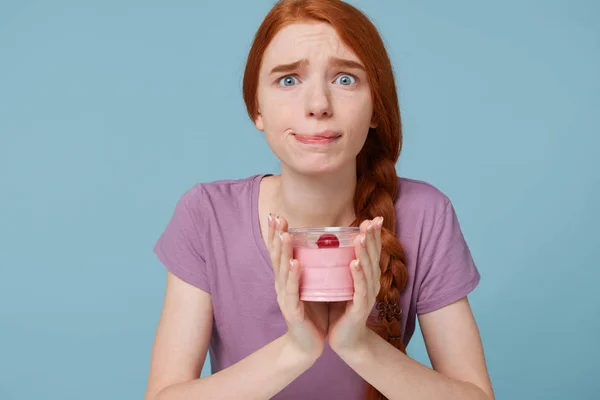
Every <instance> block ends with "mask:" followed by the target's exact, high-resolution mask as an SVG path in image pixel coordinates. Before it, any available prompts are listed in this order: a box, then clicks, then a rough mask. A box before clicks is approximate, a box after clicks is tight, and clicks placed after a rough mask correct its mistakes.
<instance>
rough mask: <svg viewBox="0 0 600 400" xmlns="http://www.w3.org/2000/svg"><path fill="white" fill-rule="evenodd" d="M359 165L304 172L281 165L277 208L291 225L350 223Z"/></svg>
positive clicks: (276, 198) (338, 224)
mask: <svg viewBox="0 0 600 400" xmlns="http://www.w3.org/2000/svg"><path fill="white" fill-rule="evenodd" d="M355 190H356V168H355V167H354V168H343V169H341V170H340V171H336V172H335V173H330V174H318V175H303V174H298V173H297V172H295V171H292V170H290V169H289V168H286V167H285V166H282V173H281V175H279V176H278V177H277V182H276V184H275V193H274V196H273V199H274V205H275V207H274V209H276V210H277V212H278V213H279V214H281V215H282V216H283V217H284V218H285V219H286V220H287V221H288V224H289V227H291V228H294V227H316V226H348V225H350V224H351V223H352V221H354V218H355V213H354V192H355Z"/></svg>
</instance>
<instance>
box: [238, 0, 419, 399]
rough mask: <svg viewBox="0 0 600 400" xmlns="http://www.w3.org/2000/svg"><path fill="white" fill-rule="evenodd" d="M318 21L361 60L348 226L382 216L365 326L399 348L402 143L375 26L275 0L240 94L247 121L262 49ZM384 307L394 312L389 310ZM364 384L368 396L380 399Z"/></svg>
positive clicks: (306, 0)
mask: <svg viewBox="0 0 600 400" xmlns="http://www.w3.org/2000/svg"><path fill="white" fill-rule="evenodd" d="M305 21H318V22H325V23H328V24H330V25H331V26H332V27H333V28H334V29H335V30H336V31H337V34H338V35H339V37H340V38H341V40H342V41H343V42H344V44H345V45H346V46H348V47H349V48H350V49H352V50H353V51H354V53H355V54H356V55H357V56H358V58H359V59H360V60H361V61H362V62H363V64H364V65H365V69H366V72H367V77H368V83H369V87H370V90H371V98H372V99H373V118H374V120H375V121H376V122H377V127H376V128H371V129H369V134H368V136H367V140H366V142H365V145H364V146H363V148H362V150H361V151H360V153H359V154H358V157H357V169H356V176H357V187H356V192H355V196H354V211H355V215H356V219H355V221H354V222H353V223H352V225H353V226H358V225H359V224H360V222H362V221H364V220H365V219H373V218H375V217H376V216H382V217H383V218H384V220H383V230H382V251H381V262H380V268H381V280H380V283H381V290H380V291H379V294H378V295H377V303H378V309H381V311H380V316H379V318H378V319H377V318H369V320H368V321H367V324H368V326H369V327H370V328H371V329H372V330H374V331H375V332H377V333H378V334H379V335H380V336H381V337H383V338H384V339H385V340H387V341H389V342H390V343H391V344H393V345H394V346H395V347H396V348H398V349H399V350H400V351H402V352H404V353H406V348H405V343H404V341H403V339H402V329H401V316H400V315H399V313H400V312H401V311H402V310H400V309H399V308H398V307H399V305H400V293H401V292H402V290H403V289H404V287H405V285H406V281H407V279H408V272H407V269H406V266H405V255H404V251H403V248H402V245H401V244H400V242H399V241H398V239H397V237H396V213H395V209H394V202H395V200H396V196H397V192H398V177H397V174H396V161H397V160H398V158H399V157H400V150H401V148H402V129H401V123H400V109H399V106H398V95H397V92H396V84H395V80H394V73H393V70H392V65H391V62H390V59H389V56H388V54H387V51H386V49H385V45H384V43H383V40H382V38H381V36H380V35H379V32H378V31H377V28H376V27H375V26H374V25H373V23H372V22H371V21H370V20H369V18H368V17H367V16H366V15H365V14H363V13H362V12H361V11H359V10H358V9H356V8H355V7H353V6H351V5H350V4H348V3H345V2H343V1H340V0H280V1H278V2H277V3H276V4H275V6H274V7H273V8H272V9H271V11H270V12H269V13H268V14H267V16H266V17H265V19H264V21H263V22H262V24H261V25H260V27H259V28H258V31H257V32H256V35H255V37H254V42H253V44H252V47H251V48H250V52H249V55H248V60H247V63H246V70H245V72H244V82H243V94H244V101H245V103H246V108H247V110H248V115H249V116H250V118H251V119H252V121H255V120H256V117H257V116H258V99H257V88H258V77H259V70H260V67H261V63H262V58H263V54H264V52H265V49H266V48H267V46H268V45H269V43H270V42H271V40H272V39H273V37H274V36H275V34H276V33H277V32H278V31H279V30H280V29H281V28H283V27H284V26H286V25H289V24H291V23H294V22H305ZM386 310H392V311H395V313H394V312H392V313H391V314H392V315H390V314H388V313H386V312H385V311H386ZM384 398H385V397H384V396H383V395H382V394H381V393H379V392H378V391H377V390H376V389H375V388H373V387H370V389H369V393H368V396H367V399H368V400H376V399H384Z"/></svg>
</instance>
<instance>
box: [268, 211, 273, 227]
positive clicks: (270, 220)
mask: <svg viewBox="0 0 600 400" xmlns="http://www.w3.org/2000/svg"><path fill="white" fill-rule="evenodd" d="M272 223H273V215H272V214H271V213H269V225H270V224H272Z"/></svg>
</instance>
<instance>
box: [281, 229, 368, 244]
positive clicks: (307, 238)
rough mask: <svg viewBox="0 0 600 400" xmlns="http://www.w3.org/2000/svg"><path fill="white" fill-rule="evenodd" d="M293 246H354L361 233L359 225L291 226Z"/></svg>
mask: <svg viewBox="0 0 600 400" xmlns="http://www.w3.org/2000/svg"><path fill="white" fill-rule="evenodd" d="M288 233H289V234H290V236H291V238H292V246H293V247H308V248H315V249H317V248H332V247H333V248H336V247H353V246H354V243H353V242H354V238H355V237H356V236H357V235H358V234H359V233H360V228H359V227H357V226H327V227H321V228H290V229H288Z"/></svg>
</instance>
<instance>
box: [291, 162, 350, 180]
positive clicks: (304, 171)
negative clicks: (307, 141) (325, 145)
mask: <svg viewBox="0 0 600 400" xmlns="http://www.w3.org/2000/svg"><path fill="white" fill-rule="evenodd" d="M296 161H297V162H294V163H286V164H287V167H288V168H289V169H291V170H293V171H294V172H295V173H297V174H301V175H306V176H319V175H326V174H335V173H339V172H340V171H341V170H343V169H344V168H350V167H351V166H350V164H349V163H341V162H339V160H335V161H332V160H329V161H324V160H314V161H313V162H310V160H296ZM354 168H356V167H354Z"/></svg>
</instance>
